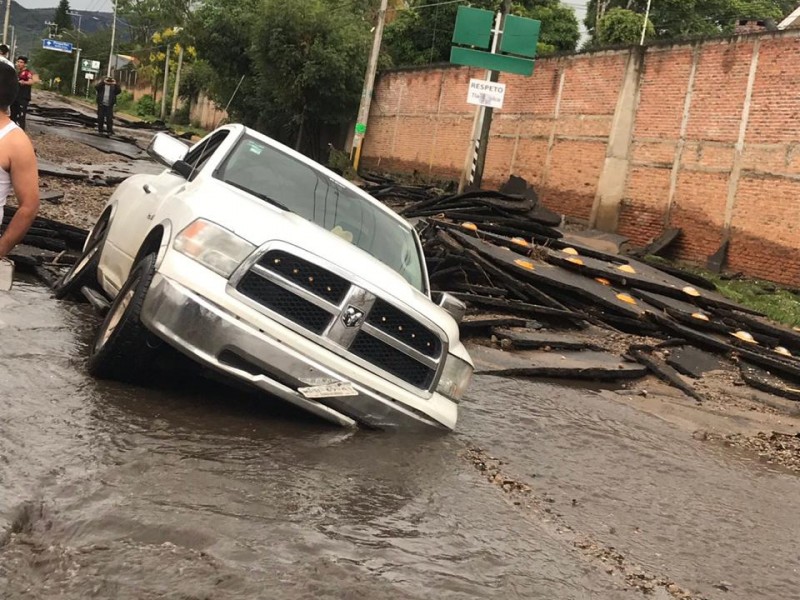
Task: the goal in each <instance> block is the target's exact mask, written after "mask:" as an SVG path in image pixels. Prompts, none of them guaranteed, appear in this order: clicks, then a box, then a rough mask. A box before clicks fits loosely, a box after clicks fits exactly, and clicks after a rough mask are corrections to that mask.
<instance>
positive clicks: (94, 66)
mask: <svg viewBox="0 0 800 600" xmlns="http://www.w3.org/2000/svg"><path fill="white" fill-rule="evenodd" d="M81 71H83V74H84V75H83V76H84V77H85V78H86V97H87V98H88V97H89V83H90V82H91V81H92V80H93V79H94V76H95V75H97V73H99V72H100V61H99V60H89V59H88V58H84V59H83V60H81ZM73 93H75V92H74V91H73Z"/></svg>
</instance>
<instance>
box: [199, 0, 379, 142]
mask: <svg viewBox="0 0 800 600" xmlns="http://www.w3.org/2000/svg"><path fill="white" fill-rule="evenodd" d="M362 5H363V2H362V3H359V2H354V3H353V4H348V3H342V2H338V1H335V0H289V1H286V0H283V1H282V0H244V1H240V0H218V1H216V2H213V3H206V4H205V5H203V6H202V7H201V8H200V9H198V11H197V12H196V13H195V18H194V19H193V22H192V24H191V29H192V34H193V35H194V36H195V44H196V48H197V53H198V58H199V59H201V60H202V61H205V63H207V64H208V66H209V67H210V68H211V69H212V70H213V76H212V77H210V79H209V80H208V81H207V82H206V86H205V87H206V89H207V90H208V92H209V94H210V96H211V97H212V99H214V100H215V101H216V102H217V103H218V104H219V105H220V106H226V105H228V103H229V102H230V107H229V113H230V115H231V119H232V120H237V121H241V122H243V123H245V124H247V125H250V126H253V127H256V128H257V129H260V130H262V131H265V132H266V133H268V134H269V135H271V136H273V137H275V138H277V139H279V140H281V141H283V142H285V143H288V144H290V145H293V146H301V147H304V148H318V147H319V145H320V144H319V139H318V138H315V136H318V134H319V132H320V131H322V130H323V129H324V128H326V127H330V126H335V125H337V124H342V123H345V122H347V121H349V120H350V119H352V117H353V116H354V114H355V112H356V109H357V107H358V101H359V98H360V92H361V86H362V83H363V80H364V71H365V68H366V60H367V56H368V54H369V47H370V41H371V39H372V36H371V34H370V25H369V21H367V20H366V19H363V18H361V17H362V14H361V13H359V12H358V11H360V10H363V6H362ZM354 11H355V12H354ZM240 83H241V85H240V87H239V89H238V91H236V94H235V95H234V91H235V90H236V88H237V86H239V84H240Z"/></svg>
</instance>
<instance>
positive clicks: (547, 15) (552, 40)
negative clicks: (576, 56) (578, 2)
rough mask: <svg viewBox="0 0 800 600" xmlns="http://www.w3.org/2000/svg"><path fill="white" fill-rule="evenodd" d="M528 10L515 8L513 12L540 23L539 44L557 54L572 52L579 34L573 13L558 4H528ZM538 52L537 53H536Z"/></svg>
mask: <svg viewBox="0 0 800 600" xmlns="http://www.w3.org/2000/svg"><path fill="white" fill-rule="evenodd" d="M527 4H529V5H530V7H529V8H526V7H525V6H518V7H517V6H515V9H516V10H514V11H513V12H514V14H518V15H519V16H522V17H528V18H530V19H536V20H537V21H541V22H542V31H541V34H540V35H539V42H540V43H541V44H543V45H544V46H545V47H552V48H554V49H555V51H558V52H574V51H575V48H577V47H578V40H580V37H581V34H580V30H579V29H578V18H577V17H576V16H575V11H574V10H572V9H571V8H569V7H567V6H564V5H563V4H561V3H560V2H528V3H527ZM537 52H538V51H537Z"/></svg>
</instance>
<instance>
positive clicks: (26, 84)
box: [11, 56, 33, 130]
mask: <svg viewBox="0 0 800 600" xmlns="http://www.w3.org/2000/svg"><path fill="white" fill-rule="evenodd" d="M17 78H18V79H19V92H17V99H16V100H14V103H13V104H12V105H11V120H12V121H14V122H15V123H16V124H17V125H19V126H20V128H21V129H23V130H24V129H25V115H27V114H28V104H29V103H30V101H31V88H32V87H33V73H31V71H30V70H29V69H28V57H27V56H18V57H17Z"/></svg>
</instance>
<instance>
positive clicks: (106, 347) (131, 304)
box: [89, 254, 161, 381]
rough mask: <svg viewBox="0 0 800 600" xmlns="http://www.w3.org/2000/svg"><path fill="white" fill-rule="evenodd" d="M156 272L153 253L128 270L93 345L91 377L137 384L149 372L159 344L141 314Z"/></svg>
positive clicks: (90, 366) (90, 362)
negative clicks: (143, 322) (142, 319)
mask: <svg viewBox="0 0 800 600" xmlns="http://www.w3.org/2000/svg"><path fill="white" fill-rule="evenodd" d="M155 272H156V256H155V254H148V255H147V256H145V257H143V258H142V259H141V260H140V261H139V262H138V263H136V265H134V267H133V269H131V273H130V275H129V276H128V280H127V281H126V282H125V284H124V285H123V286H122V289H121V290H120V291H119V294H117V297H116V298H115V299H114V303H113V304H112V305H111V308H110V309H109V310H108V314H107V315H106V318H105V320H104V321H103V323H102V325H100V329H99V330H98V332H97V336H96V337H95V340H94V343H93V344H92V350H91V355H90V357H89V373H90V374H91V375H92V376H94V377H98V378H100V379H116V380H119V381H137V380H139V379H141V378H142V377H143V376H145V375H147V374H148V373H149V371H150V369H151V367H152V366H153V363H154V362H155V356H156V350H157V348H158V347H159V346H160V344H161V342H160V340H158V338H156V337H155V336H154V335H153V334H152V333H150V332H149V331H148V330H147V329H146V328H145V326H144V325H143V324H142V321H141V318H140V315H141V311H142V305H143V304H144V299H145V296H146V295H147V290H148V289H149V288H150V283H151V282H152V281H153V276H154V275H155Z"/></svg>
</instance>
